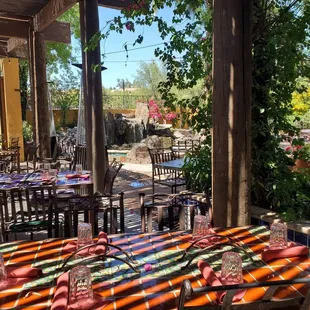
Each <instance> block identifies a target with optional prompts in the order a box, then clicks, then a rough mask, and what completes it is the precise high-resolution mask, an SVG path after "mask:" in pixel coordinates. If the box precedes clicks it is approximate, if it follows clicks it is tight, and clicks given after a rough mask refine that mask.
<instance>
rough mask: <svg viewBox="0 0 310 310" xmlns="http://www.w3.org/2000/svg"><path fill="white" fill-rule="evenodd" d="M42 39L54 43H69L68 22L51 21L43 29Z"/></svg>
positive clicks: (69, 31) (69, 30)
mask: <svg viewBox="0 0 310 310" xmlns="http://www.w3.org/2000/svg"><path fill="white" fill-rule="evenodd" d="M43 34H44V40H45V41H48V42H56V43H65V44H70V43H71V29H70V23H64V22H58V21H56V22H53V23H51V24H50V25H49V26H48V27H46V28H45V29H44V30H43Z"/></svg>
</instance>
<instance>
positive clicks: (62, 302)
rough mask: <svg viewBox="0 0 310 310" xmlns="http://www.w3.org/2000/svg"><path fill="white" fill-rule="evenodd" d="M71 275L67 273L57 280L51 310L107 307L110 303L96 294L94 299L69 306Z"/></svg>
mask: <svg viewBox="0 0 310 310" xmlns="http://www.w3.org/2000/svg"><path fill="white" fill-rule="evenodd" d="M68 299H69V273H68V272H65V273H64V274H62V275H61V276H60V277H59V278H58V279H57V286H56V291H55V295H54V300H53V304H52V306H51V309H50V310H67V309H68V310H77V309H78V310H90V309H92V310H96V309H98V310H99V309H102V308H103V307H105V306H106V305H107V304H108V303H109V301H107V300H105V299H104V298H103V297H101V296H100V295H97V294H95V293H94V296H93V299H86V300H83V301H79V302H77V303H75V304H71V305H70V304H69V301H68Z"/></svg>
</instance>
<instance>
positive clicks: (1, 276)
mask: <svg viewBox="0 0 310 310" xmlns="http://www.w3.org/2000/svg"><path fill="white" fill-rule="evenodd" d="M6 279H7V273H6V270H5V266H4V258H3V254H2V253H0V282H2V281H6Z"/></svg>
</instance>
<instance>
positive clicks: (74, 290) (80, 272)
mask: <svg viewBox="0 0 310 310" xmlns="http://www.w3.org/2000/svg"><path fill="white" fill-rule="evenodd" d="M89 298H91V299H92V298H93V289H92V283H91V273H90V269H89V268H88V267H86V266H76V267H74V268H72V269H71V271H70V289H69V302H70V303H71V304H72V303H77V302H79V301H83V300H86V299H89Z"/></svg>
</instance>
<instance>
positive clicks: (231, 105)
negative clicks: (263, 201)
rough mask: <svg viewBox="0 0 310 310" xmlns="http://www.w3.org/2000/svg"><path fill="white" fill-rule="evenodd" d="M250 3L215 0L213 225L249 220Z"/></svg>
mask: <svg viewBox="0 0 310 310" xmlns="http://www.w3.org/2000/svg"><path fill="white" fill-rule="evenodd" d="M251 16H252V0H234V1H232V0H230V1H226V0H213V101H212V123H213V124H212V125H213V126H212V205H213V206H214V207H213V218H214V225H215V226H219V227H231V226H243V225H247V224H249V221H250V204H251V199H250V190H251V173H250V172H251V88H252V82H251V79H252V78H251V73H252V65H251V59H252V58H251V57H252V53H251V52H252V50H251V46H252V44H251V43H252V42H251V37H252V35H251V29H252V21H251Z"/></svg>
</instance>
